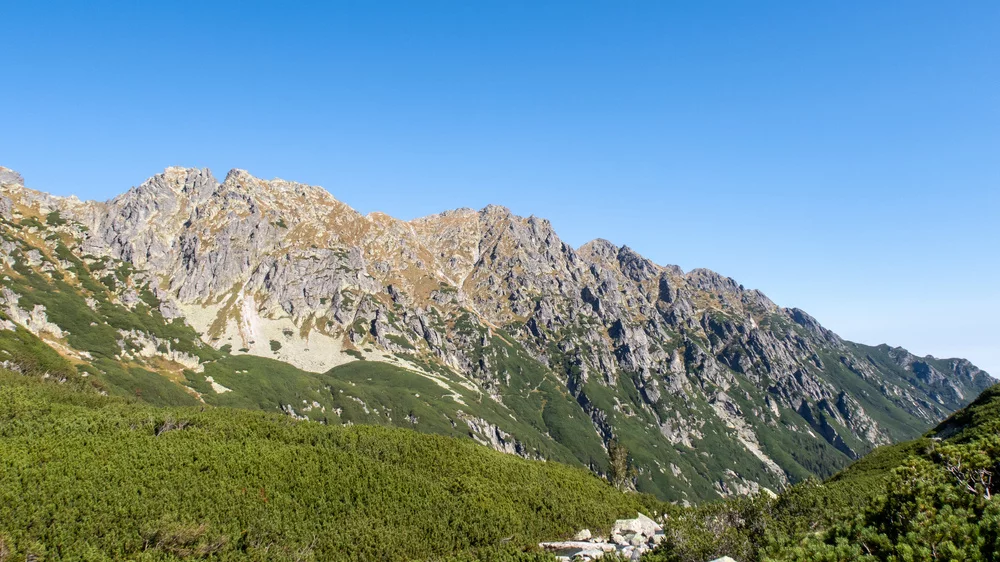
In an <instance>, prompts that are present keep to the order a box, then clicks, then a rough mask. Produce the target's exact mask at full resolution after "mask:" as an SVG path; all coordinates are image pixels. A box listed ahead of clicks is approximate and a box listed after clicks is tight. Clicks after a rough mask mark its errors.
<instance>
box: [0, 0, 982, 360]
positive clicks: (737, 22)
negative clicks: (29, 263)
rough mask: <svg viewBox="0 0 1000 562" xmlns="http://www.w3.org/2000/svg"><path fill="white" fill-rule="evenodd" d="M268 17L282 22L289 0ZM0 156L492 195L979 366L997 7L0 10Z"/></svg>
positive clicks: (866, 336)
mask: <svg viewBox="0 0 1000 562" xmlns="http://www.w3.org/2000/svg"><path fill="white" fill-rule="evenodd" d="M289 4H291V3H289ZM0 21H3V24H2V28H3V48H2V49H0V73H2V86H0V127H2V131H3V133H2V134H0V165H4V166H8V167H11V168H14V169H16V170H19V171H21V172H22V173H23V174H24V175H25V177H26V179H27V183H28V184H29V185H30V186H33V187H36V188H38V189H43V190H46V191H51V192H54V193H58V194H76V195H78V196H80V197H82V198H93V199H106V198H109V197H111V196H113V195H116V194H118V193H120V192H122V191H124V190H126V189H127V188H128V187H130V186H132V185H136V184H138V183H140V182H142V180H143V179H145V178H146V177H148V176H150V175H152V174H154V173H157V172H158V171H160V170H162V169H163V168H164V167H166V166H169V165H184V166H199V167H209V168H212V169H213V170H214V171H215V172H216V174H217V175H218V176H220V177H221V176H224V175H225V172H226V171H227V170H228V169H230V168H234V167H238V168H245V169H248V170H249V171H251V172H252V173H254V174H255V175H258V176H262V177H267V178H270V177H282V178H286V179H293V180H298V181H302V182H306V183H312V184H318V185H322V186H324V187H326V188H327V189H329V190H330V191H331V192H332V193H333V194H334V195H336V196H337V197H338V198H339V199H341V200H343V201H345V202H347V203H348V204H350V205H352V206H354V207H355V208H357V209H359V210H361V211H363V212H369V211H375V210H379V211H384V212H387V213H389V214H392V215H395V216H398V217H401V218H412V217H417V216H421V215H425V214H430V213H434V212H438V211H441V210H445V209H449V208H455V207H474V208H478V207H482V206H484V205H486V204H487V203H498V204H503V205H506V206H508V207H510V208H511V209H513V210H514V211H515V212H517V213H519V214H524V215H529V214H535V215H538V216H543V217H546V218H548V219H550V220H551V221H552V222H553V224H554V226H555V227H556V229H557V231H558V232H559V233H560V235H561V236H562V238H563V239H564V240H566V241H567V242H569V243H570V244H572V245H574V246H578V245H580V244H582V243H584V242H586V241H587V240H590V239H592V238H597V237H603V238H607V239H609V240H611V241H613V242H615V243H617V244H627V245H629V246H631V247H633V248H635V249H636V250H638V251H640V252H641V253H643V254H644V255H646V256H648V257H650V258H651V259H653V260H654V261H656V262H658V263H664V264H666V263H674V264H678V265H680V266H681V267H683V268H685V269H692V268H695V267H709V268H712V269H715V270H717V271H719V272H721V273H723V274H725V275H729V276H731V277H734V278H735V279H737V280H738V281H740V282H741V283H743V284H745V285H746V286H748V287H756V288H759V289H761V290H763V291H764V292H765V293H767V294H768V295H769V296H771V297H772V299H773V300H775V301H776V302H777V303H779V304H781V305H784V306H798V307H800V308H803V309H805V310H807V311H809V312H810V313H811V314H813V315H814V316H816V317H817V318H818V319H819V320H820V321H821V322H823V323H824V324H825V325H827V326H828V327H830V328H832V329H834V330H835V331H837V332H839V333H840V334H841V335H843V336H845V337H847V338H850V339H854V340H857V341H861V342H865V343H872V344H875V343H880V342H887V343H890V344H892V345H902V346H904V347H907V348H908V349H910V350H911V351H913V352H915V353H918V354H927V353H932V354H935V355H945V356H964V357H968V358H970V359H972V360H973V362H975V363H977V364H979V365H980V366H982V367H984V368H986V369H987V370H989V371H991V372H992V373H993V374H995V375H1000V345H998V342H1000V327H998V326H1000V323H998V320H997V319H998V318H1000V283H998V282H997V278H998V274H1000V235H998V233H997V224H998V223H1000V34H998V33H997V30H998V29H1000V3H998V2H995V1H990V2H975V1H963V2H940V1H934V2H922V1H916V0H913V1H905V2H888V1H887V2H877V3H874V2H826V3H819V2H764V1H762V2H744V1H739V2H723V1H718V2H694V1H691V2H668V1H655V2H652V1H651V2H643V1H628V2H620V1H615V2H612V1H606V2H587V1H574V2H538V1H524V2H521V1H514V0H505V1H490V0H477V1H475V2H465V1H462V2H460V1H457V0H455V1H450V2H444V1H423V2H380V1H377V0H371V1H364V2H361V1H358V2H330V3H316V4H307V3H296V4H295V5H294V6H291V7H289V6H286V5H285V3H278V2H273V3H265V2H233V3H224V2H185V1H176V2H161V3H157V4H154V3H152V2H123V3H118V4H108V3H103V4H102V3H95V4H93V5H90V4H84V3H65V4H59V3H50V2H16V3H15V2H3V3H0Z"/></svg>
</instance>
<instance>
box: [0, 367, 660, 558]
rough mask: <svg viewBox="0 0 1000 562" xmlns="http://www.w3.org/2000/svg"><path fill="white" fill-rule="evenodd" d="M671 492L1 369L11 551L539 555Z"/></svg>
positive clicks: (2, 498)
mask: <svg viewBox="0 0 1000 562" xmlns="http://www.w3.org/2000/svg"><path fill="white" fill-rule="evenodd" d="M658 507H661V506H660V505H659V504H657V503H656V502H655V501H654V500H652V499H650V498H648V497H644V496H639V495H635V494H622V493H620V492H618V491H616V490H614V489H613V488H612V487H611V486H608V485H607V484H606V483H604V482H603V481H601V480H600V479H598V478H597V477H595V476H593V475H591V474H589V473H588V472H587V471H585V470H583V469H577V468H571V467H567V466H565V465H560V464H558V463H551V462H550V463H546V462H533V461H525V460H522V459H519V458H517V457H515V456H512V455H504V454H501V453H497V452H495V451H492V450H490V449H487V448H486V447H481V446H478V445H476V444H474V443H472V442H471V441H469V440H462V439H453V438H448V437H441V436H430V435H422V434H419V433H416V432H412V431H406V430H401V429H390V428H382V427H375V426H353V427H331V426H325V425H321V424H316V423H303V422H295V421H294V420H291V419H290V418H288V417H284V416H280V415H274V414H267V413H263V412H256V411H252V410H236V409H229V408H210V409H207V410H206V409H204V408H155V407H150V406H146V405H141V404H136V403H129V402H127V401H124V400H122V399H117V398H112V397H102V396H99V395H98V394H97V393H95V392H87V391H80V389H79V387H77V388H75V389H73V388H69V387H68V386H67V385H65V384H63V385H59V384H55V383H51V382H42V381H39V380H37V379H34V378H30V377H26V376H23V375H17V374H13V373H10V372H4V371H0V540H2V545H3V547H4V548H6V549H8V550H9V551H10V553H11V556H12V558H11V559H20V560H24V559H25V557H27V556H28V555H29V554H32V555H38V556H40V558H39V559H41V558H43V557H44V558H48V559H88V560H111V559H137V560H172V559H179V558H199V557H209V558H211V559H213V560H246V559H250V560H254V559H256V560H340V559H347V560H404V559H426V558H434V559H441V558H449V557H452V556H455V557H458V558H461V559H468V560H471V559H473V558H485V559H494V560H513V559H532V558H536V557H540V555H538V554H535V553H530V552H528V553H525V550H526V549H529V550H530V548H532V545H534V544H535V543H537V541H539V540H542V539H550V538H553V537H559V536H565V535H567V534H569V533H572V532H574V531H575V530H577V529H579V528H582V527H590V528H595V529H601V528H604V529H606V528H607V527H608V526H609V525H610V524H611V523H612V522H613V520H614V519H615V518H616V517H621V516H624V515H634V513H635V511H636V510H645V511H653V510H656V509H657V508H658Z"/></svg>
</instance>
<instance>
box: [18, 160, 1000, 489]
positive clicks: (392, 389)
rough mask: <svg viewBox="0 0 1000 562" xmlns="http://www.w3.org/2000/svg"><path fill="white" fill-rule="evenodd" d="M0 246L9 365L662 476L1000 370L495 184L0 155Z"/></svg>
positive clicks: (893, 425) (798, 473)
mask: <svg viewBox="0 0 1000 562" xmlns="http://www.w3.org/2000/svg"><path fill="white" fill-rule="evenodd" d="M0 260H2V263H0V270H2V271H0V286H2V288H0V360H2V361H0V363H2V365H0V366H3V367H5V368H8V369H13V370H19V371H22V372H24V371H29V370H30V371H37V372H40V373H42V374H43V375H47V376H49V377H55V378H57V379H58V378H59V377H61V376H66V377H68V376H70V375H79V376H82V377H86V378H87V379H89V380H90V381H92V384H94V385H95V386H97V387H98V388H99V389H100V390H101V391H102V392H105V393H108V394H117V395H123V396H132V397H134V398H135V399H136V400H139V401H143V402H148V403H151V404H155V405H180V406H183V405H198V404H204V405H208V406H236V407H242V408H254V409H262V410H268V411H281V412H284V413H285V414H286V415H288V416H291V417H294V418H299V419H310V420H314V421H317V422H322V423H326V424H361V423H364V424H382V425H395V426H402V427H408V428H413V429H416V430H417V431H422V432H427V433H437V434H444V435H453V436H458V437H469V438H472V439H474V440H476V441H478V442H480V443H482V444H484V445H487V446H490V447H493V448H495V449H497V450H500V451H503V452H506V453H510V454H513V455H518V456H521V457H524V458H529V459H545V460H554V461H561V462H564V463H568V464H571V465H581V466H585V467H587V468H590V469H591V470H593V471H595V472H597V473H601V474H603V473H606V472H607V471H608V470H609V455H608V450H609V448H611V447H612V444H619V445H621V446H624V447H625V448H627V450H628V451H629V453H630V462H631V463H632V465H633V466H634V468H635V469H636V473H635V479H634V480H635V482H634V485H635V486H636V488H637V489H638V490H640V491H644V492H650V493H653V494H656V495H657V496H659V497H661V498H663V499H667V500H672V501H679V502H697V501H701V500H706V499H711V498H718V497H720V496H729V495H734V494H745V493H748V492H754V491H757V490H759V489H760V488H762V487H763V488H768V489H771V490H780V489H783V488H785V487H786V486H787V485H788V484H789V483H791V482H795V481H799V480H803V479H805V478H807V477H809V476H819V477H826V476H829V475H831V474H833V473H835V472H836V471H838V470H839V469H841V468H843V467H844V466H846V465H847V464H849V463H850V462H851V461H852V460H854V459H857V458H859V457H860V456H862V455H864V454H865V453H867V452H869V451H870V450H872V449H873V448H875V447H877V446H880V445H885V444H889V443H893V442H897V441H902V440H906V439H912V438H914V437H916V436H918V435H920V434H922V433H924V432H925V431H926V430H927V429H929V428H930V427H932V426H933V425H934V424H936V423H938V422H939V421H941V420H942V419H944V418H945V417H946V416H948V415H949V414H950V413H951V412H953V411H955V410H956V409H958V408H961V407H963V406H965V405H966V404H967V403H968V402H970V401H971V400H972V399H973V398H975V397H976V396H977V395H978V394H979V393H980V392H982V391H983V390H984V389H986V388H987V387H989V386H990V385H991V384H992V383H993V382H994V380H993V379H992V378H991V377H990V376H989V375H987V374H986V373H985V372H983V371H982V370H980V369H978V368H977V367H975V366H974V365H972V364H971V363H970V362H969V361H967V360H965V359H936V358H933V357H929V356H928V357H918V356H915V355H913V354H911V353H909V352H908V351H906V350H905V349H902V348H898V347H896V348H893V347H889V346H886V345H880V346H868V345H863V344H859V343H854V342H850V341H847V340H844V339H842V338H841V337H839V336H837V335H836V334H834V333H833V332H831V331H830V330H827V329H826V328H824V327H823V326H821V325H820V324H819V322H817V321H816V320H815V319H814V318H813V317H811V316H810V315H809V314H807V313H806V312H804V311H802V310H799V309H795V308H791V309H788V308H782V307H780V306H778V305H776V304H775V303H773V302H772V301H771V300H770V299H768V298H767V297H766V296H765V295H764V294H763V293H761V292H760V291H757V290H753V289H747V288H745V287H743V286H742V285H741V284H739V283H738V282H737V281H735V280H733V279H730V278H728V277H724V276H722V275H719V274H717V273H715V272H713V271H709V270H706V269H695V270H692V271H689V272H685V271H683V270H681V269H680V268H679V267H677V266H670V265H658V264H655V263H653V262H652V261H650V260H648V259H646V258H644V257H643V256H641V255H639V254H637V253H636V252H634V251H633V250H631V249H630V248H628V247H627V246H616V245H614V244H612V243H610V242H608V241H606V240H594V241H592V242H589V243H587V244H584V245H583V246H581V247H579V248H573V247H571V246H569V245H568V244H566V243H564V242H562V241H561V240H560V239H559V237H558V236H557V234H556V233H555V231H554V230H553V228H552V226H551V224H550V223H549V222H548V221H546V220H544V219H540V218H537V217H528V218H524V217H519V216H516V215H514V214H512V213H511V212H510V211H509V210H507V209H506V208H503V207H499V206H489V207H486V208H484V209H482V210H479V211H475V210H471V209H459V210H454V211H448V212H444V213H441V214H438V215H433V216H429V217H424V218H420V219H416V220H413V221H402V220H398V219H395V218H392V217H390V216H387V215H384V214H381V213H372V214H369V215H362V214H360V213H358V212H357V211H355V210H353V209H351V208H350V207H349V206H348V205H346V204H344V203H342V202H340V201H338V200H337V199H335V198H334V197H333V196H332V195H331V194H330V193H328V192H327V191H325V190H324V189H322V188H319V187H315V186H308V185H303V184H299V183H295V182H289V181H284V180H279V179H275V180H270V181H266V180H262V179H259V178H256V177H253V176H252V175H250V174H249V173H247V172H245V171H243V170H233V171H231V172H229V174H227V175H226V177H225V179H224V180H223V181H221V182H220V181H218V180H217V179H216V178H215V177H214V176H213V175H212V174H211V172H210V171H208V170H205V169H189V168H168V169H167V170H165V171H164V172H163V173H161V174H158V175H156V176H153V177H151V178H149V179H148V180H146V181H145V182H143V183H142V184H141V185H139V186H137V187H133V188H132V189H130V190H128V191H127V192H125V193H123V194H122V195H120V196H118V197H115V198H114V199H111V200H110V201H107V202H93V201H80V200H78V199H77V198H74V197H56V196H52V195H49V194H46V193H42V192H39V191H35V190H32V189H29V188H27V187H25V186H24V181H23V179H22V178H21V176H20V175H19V174H17V173H16V172H13V171H12V170H9V169H7V168H0ZM41 350H44V352H43V351H41Z"/></svg>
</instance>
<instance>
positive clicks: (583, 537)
mask: <svg viewBox="0 0 1000 562" xmlns="http://www.w3.org/2000/svg"><path fill="white" fill-rule="evenodd" d="M591 536H592V535H591V534H590V529H583V530H582V531H580V532H579V533H577V534H575V535H573V540H575V541H589V540H590V537H591Z"/></svg>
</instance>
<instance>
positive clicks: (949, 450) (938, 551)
mask: <svg viewBox="0 0 1000 562" xmlns="http://www.w3.org/2000/svg"><path fill="white" fill-rule="evenodd" d="M998 491H1000V385H996V386H993V387H991V388H989V389H987V390H986V391H985V392H983V393H982V394H981V395H980V396H979V397H978V398H977V399H976V400H975V401H974V402H973V403H972V404H970V405H969V406H968V407H966V408H963V409H962V410H960V411H959V412H956V413H955V414H954V415H952V416H951V417H949V418H948V419H947V420H946V421H944V422H942V423H941V424H940V425H938V426H937V427H936V428H934V429H933V430H931V431H930V432H928V433H927V434H926V435H925V436H923V437H922V438H920V439H916V440H912V441H907V442H903V443H899V444H896V445H888V446H885V447H880V448H878V449H876V450H875V451H873V452H871V453H869V454H868V455H866V456H865V457H864V458H862V459H861V460H859V461H857V462H855V463H853V464H852V465H851V466H850V467H848V468H847V469H845V470H843V471H842V472H840V473H838V474H837V475H835V476H834V477H832V478H830V479H829V480H827V481H826V482H823V483H819V482H816V481H808V482H804V483H801V484H797V485H795V486H792V487H791V488H789V489H788V490H786V491H785V492H783V493H782V494H781V495H780V496H778V497H777V498H773V499H772V498H770V497H767V496H763V495H762V496H756V497H749V498H737V499H731V500H727V501H725V502H719V503H714V504H708V505H705V506H699V507H696V508H689V509H684V510H680V511H673V512H672V517H671V520H670V522H669V524H668V525H667V528H668V539H667V540H666V541H665V542H664V543H663V545H662V546H661V548H659V549H658V550H657V551H655V552H653V553H651V554H650V555H648V556H647V557H644V558H643V560H644V561H645V562H701V561H703V560H709V559H714V558H716V557H719V556H724V555H728V556H732V557H735V558H736V559H738V560H740V561H741V562H753V561H762V560H768V561H773V562H791V561H794V562H813V561H817V560H822V561H825V562H841V561H843V562H848V561H862V562H876V561H881V560H899V561H903V560H962V561H988V560H996V559H997V558H998V556H1000V503H998V501H997V495H996V494H997V492H998Z"/></svg>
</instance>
